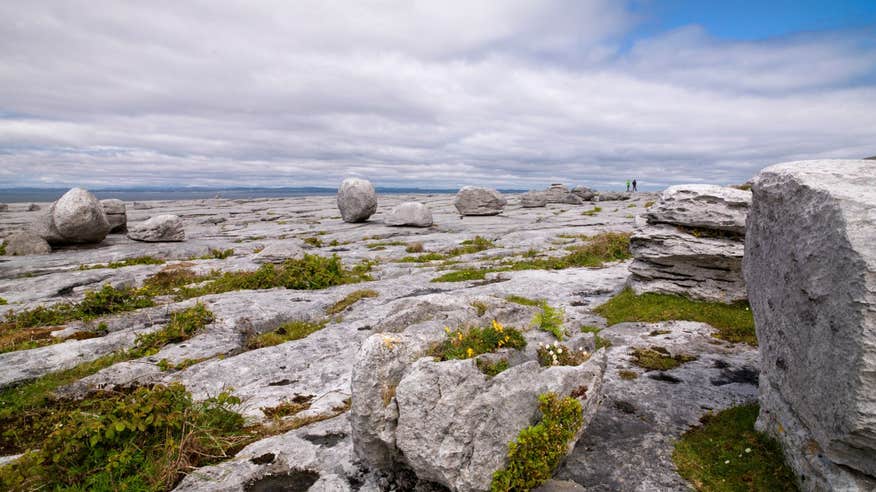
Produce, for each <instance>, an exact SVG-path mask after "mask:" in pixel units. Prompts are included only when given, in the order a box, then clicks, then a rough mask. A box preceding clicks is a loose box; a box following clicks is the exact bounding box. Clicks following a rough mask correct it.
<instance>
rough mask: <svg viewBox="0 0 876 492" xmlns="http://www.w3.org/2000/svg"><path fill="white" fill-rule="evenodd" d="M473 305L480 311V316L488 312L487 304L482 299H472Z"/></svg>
mask: <svg viewBox="0 0 876 492" xmlns="http://www.w3.org/2000/svg"><path fill="white" fill-rule="evenodd" d="M471 307H473V308H475V310H477V313H478V317H481V316H483V315H484V314H485V313H486V312H487V305H486V304H484V303H483V302H481V301H472V302H471Z"/></svg>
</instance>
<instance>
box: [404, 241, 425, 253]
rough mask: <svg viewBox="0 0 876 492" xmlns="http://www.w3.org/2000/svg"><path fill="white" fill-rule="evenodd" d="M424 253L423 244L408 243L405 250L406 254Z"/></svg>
mask: <svg viewBox="0 0 876 492" xmlns="http://www.w3.org/2000/svg"><path fill="white" fill-rule="evenodd" d="M423 251H425V249H424V248H423V243H410V244H408V247H407V248H405V252H406V253H422V252H423Z"/></svg>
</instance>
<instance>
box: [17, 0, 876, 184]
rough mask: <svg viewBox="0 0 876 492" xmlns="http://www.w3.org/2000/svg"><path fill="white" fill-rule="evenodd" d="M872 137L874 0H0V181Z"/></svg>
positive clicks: (462, 162) (835, 149)
mask: <svg viewBox="0 0 876 492" xmlns="http://www.w3.org/2000/svg"><path fill="white" fill-rule="evenodd" d="M872 155H876V2H874V1H873V0H861V1H846V2H843V1H841V0H832V1H817V0H782V1H778V0H776V1H769V0H763V1H732V0H727V1H723V2H704V1H702V0H700V1H687V0H663V1H661V0H627V1H621V0H538V1H529V0H490V1H486V0H442V1H421V0H397V1H396V0H355V1H354V0H349V1H337V0H296V1H294V2H289V1H285V0H283V1H280V0H277V1H244V0H240V1H220V0H203V1H198V0H194V1H186V2H179V1H162V0H156V1H150V2H135V1H105V0H93V1H89V2H69V1H57V2H54V1H51V0H46V1H40V2H33V1H29V0H28V1H25V0H11V1H4V2H0V187H66V186H74V185H75V186H85V187H89V188H93V189H97V188H120V187H133V186H173V187H185V186H215V187H222V186H283V187H296V186H330V187H333V186H337V185H338V184H339V183H340V181H341V180H342V179H343V178H344V177H347V176H357V177H363V178H367V179H370V180H371V181H372V182H373V183H374V184H375V185H377V186H385V187H387V186H405V187H423V188H456V187H460V186H464V185H469V184H471V185H486V186H492V187H497V188H514V189H538V188H543V187H545V186H547V185H549V184H550V183H565V184H568V185H587V186H591V187H595V188H597V189H618V188H620V187H622V184H623V182H624V181H626V180H627V179H632V178H635V179H637V180H638V182H639V183H640V188H644V189H660V188H665V187H666V186H669V185H673V184H682V183H716V184H734V183H742V182H744V181H746V180H748V179H749V178H750V177H752V176H753V175H754V174H756V173H757V171H758V170H759V169H761V168H763V167H765V166H768V165H770V164H774V163H778V162H784V161H790V160H801V159H826V158H862V157H867V156H872Z"/></svg>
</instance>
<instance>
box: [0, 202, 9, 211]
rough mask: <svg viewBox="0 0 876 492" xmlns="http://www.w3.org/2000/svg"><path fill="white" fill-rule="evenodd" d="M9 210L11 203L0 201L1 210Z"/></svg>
mask: <svg viewBox="0 0 876 492" xmlns="http://www.w3.org/2000/svg"><path fill="white" fill-rule="evenodd" d="M8 210H9V205H6V204H5V203H0V212H6V211H8Z"/></svg>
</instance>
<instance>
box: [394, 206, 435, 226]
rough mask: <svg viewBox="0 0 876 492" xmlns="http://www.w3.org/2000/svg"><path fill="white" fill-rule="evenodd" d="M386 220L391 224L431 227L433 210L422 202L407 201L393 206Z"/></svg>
mask: <svg viewBox="0 0 876 492" xmlns="http://www.w3.org/2000/svg"><path fill="white" fill-rule="evenodd" d="M384 222H385V223H386V225H390V226H412V227H429V226H431V225H432V211H431V210H429V207H427V206H425V205H423V204H422V203H420V202H405V203H402V204H400V205H397V206H396V207H395V208H393V209H392V210H391V211H390V212H389V214H388V215H387V216H386V220H385V221H384Z"/></svg>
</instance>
